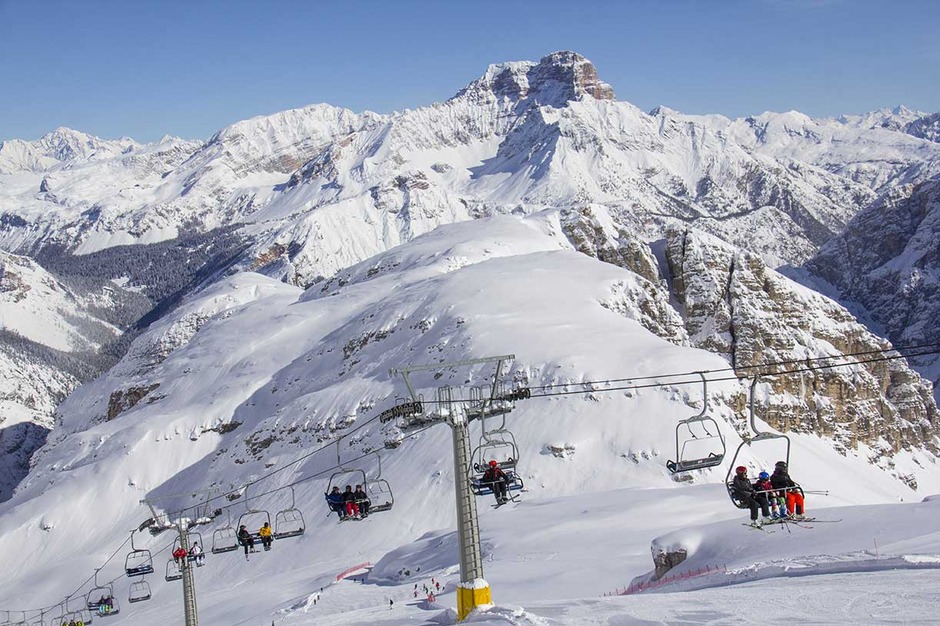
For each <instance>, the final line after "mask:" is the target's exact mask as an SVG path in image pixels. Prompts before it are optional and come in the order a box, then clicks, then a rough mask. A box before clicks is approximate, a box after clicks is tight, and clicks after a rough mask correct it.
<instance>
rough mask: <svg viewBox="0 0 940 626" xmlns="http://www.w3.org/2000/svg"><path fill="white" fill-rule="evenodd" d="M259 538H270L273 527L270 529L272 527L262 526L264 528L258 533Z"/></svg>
mask: <svg viewBox="0 0 940 626" xmlns="http://www.w3.org/2000/svg"><path fill="white" fill-rule="evenodd" d="M258 536H259V537H270V536H271V527H270V526H262V527H261V530H259V531H258Z"/></svg>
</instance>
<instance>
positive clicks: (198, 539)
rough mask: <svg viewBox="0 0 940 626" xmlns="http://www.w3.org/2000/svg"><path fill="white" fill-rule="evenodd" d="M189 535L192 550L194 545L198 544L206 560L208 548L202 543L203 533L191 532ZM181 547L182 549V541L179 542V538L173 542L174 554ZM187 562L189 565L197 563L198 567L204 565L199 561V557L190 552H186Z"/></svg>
mask: <svg viewBox="0 0 940 626" xmlns="http://www.w3.org/2000/svg"><path fill="white" fill-rule="evenodd" d="M187 534H188V535H189V541H188V543H189V547H190V549H192V547H193V544H196V543H198V544H199V547H200V548H202V557H203V558H205V556H206V546H205V544H204V543H203V541H202V533H198V532H193V531H189V532H188V533H187ZM179 547H180V540H179V537H177V538H176V539H175V540H174V541H173V552H176V551H177V550H178V549H179ZM186 561H187V562H189V563H195V564H196V567H202V563H201V562H200V561H199V559H197V555H195V554H192V553H191V552H190V551H189V550H187V551H186Z"/></svg>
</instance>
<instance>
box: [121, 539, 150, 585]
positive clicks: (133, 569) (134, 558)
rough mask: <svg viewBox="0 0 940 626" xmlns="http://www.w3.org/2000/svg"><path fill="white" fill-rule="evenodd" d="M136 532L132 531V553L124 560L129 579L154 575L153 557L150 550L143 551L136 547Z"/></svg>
mask: <svg viewBox="0 0 940 626" xmlns="http://www.w3.org/2000/svg"><path fill="white" fill-rule="evenodd" d="M134 532H136V531H131V551H130V552H129V553H128V554H127V558H125V559H124V570H125V571H126V572H127V576H128V577H134V576H143V575H145V574H152V573H153V557H152V556H151V554H150V550H142V549H138V548H135V547H134Z"/></svg>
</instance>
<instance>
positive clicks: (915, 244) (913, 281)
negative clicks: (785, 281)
mask: <svg viewBox="0 0 940 626" xmlns="http://www.w3.org/2000/svg"><path fill="white" fill-rule="evenodd" d="M806 267H807V269H808V270H809V271H810V273H811V274H812V275H813V276H815V277H817V278H821V279H823V280H824V281H826V282H827V283H828V284H829V285H832V286H834V287H835V288H836V289H837V290H838V292H839V294H840V297H841V298H843V299H845V300H847V301H850V302H854V303H858V304H860V305H862V306H863V307H864V308H865V311H866V312H867V315H869V316H870V318H871V319H872V320H873V321H874V323H875V325H876V326H877V328H878V329H879V330H880V331H882V332H883V333H884V334H885V336H886V337H888V338H889V339H890V340H891V341H893V342H895V343H896V344H898V345H928V344H930V345H934V346H935V348H936V345H935V344H940V328H938V325H937V323H936V322H937V320H938V319H940V179H934V180H932V181H929V182H927V183H924V184H921V185H917V186H912V187H905V188H901V189H899V190H898V191H897V192H896V193H894V194H891V195H890V196H888V197H886V198H885V199H884V200H882V201H881V202H879V203H877V204H876V205H874V206H872V207H870V208H869V209H867V210H865V211H864V212H862V213H860V214H859V215H858V216H857V217H856V218H855V219H854V220H852V222H851V223H850V224H849V225H848V227H847V228H846V230H845V232H843V233H842V234H841V235H839V236H838V237H836V238H834V239H833V240H832V241H830V242H829V243H827V244H826V245H825V246H824V247H823V248H822V250H821V251H820V253H819V254H818V255H817V256H816V257H815V258H814V259H812V260H811V261H810V262H809V263H807V265H806ZM914 363H915V364H916V365H917V366H918V368H919V369H920V371H921V372H923V373H924V374H925V375H926V376H928V377H929V378H930V379H932V380H933V381H934V388H935V390H936V389H937V385H938V381H940V359H938V358H937V357H936V355H925V356H923V357H919V358H917V359H915V360H914ZM935 393H936V391H935Z"/></svg>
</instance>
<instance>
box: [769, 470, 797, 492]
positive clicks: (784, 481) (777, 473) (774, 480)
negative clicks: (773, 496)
mask: <svg viewBox="0 0 940 626" xmlns="http://www.w3.org/2000/svg"><path fill="white" fill-rule="evenodd" d="M770 484H771V485H773V487H774V489H788V488H791V487H796V483H795V482H793V481H792V480H791V479H790V475H789V474H788V473H787V471H786V470H784V469H781V468H779V467H778V468H776V469H775V470H774V473H773V474H771V476H770Z"/></svg>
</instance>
